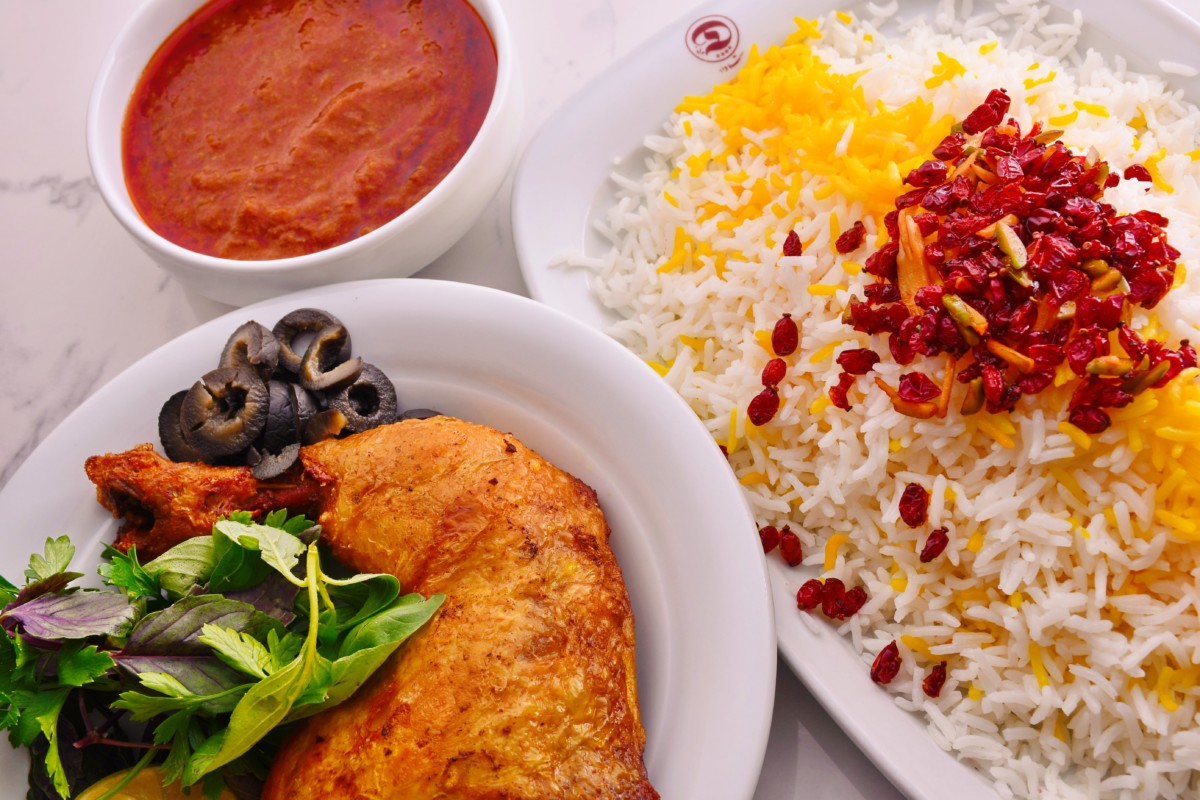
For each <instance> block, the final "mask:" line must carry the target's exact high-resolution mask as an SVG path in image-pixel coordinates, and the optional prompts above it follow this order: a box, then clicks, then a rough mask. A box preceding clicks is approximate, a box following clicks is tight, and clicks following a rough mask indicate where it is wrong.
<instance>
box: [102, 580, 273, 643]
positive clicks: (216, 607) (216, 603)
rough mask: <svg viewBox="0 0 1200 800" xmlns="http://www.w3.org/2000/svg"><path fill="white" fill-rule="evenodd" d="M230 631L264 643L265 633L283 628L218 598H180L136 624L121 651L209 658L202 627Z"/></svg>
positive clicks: (240, 604)
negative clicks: (217, 626) (214, 627)
mask: <svg viewBox="0 0 1200 800" xmlns="http://www.w3.org/2000/svg"><path fill="white" fill-rule="evenodd" d="M208 623H212V624H213V625H220V626H221V627H223V628H233V629H234V630H236V631H241V632H243V633H248V634H250V635H251V636H253V637H255V638H256V639H261V640H265V639H266V637H267V632H268V631H270V630H275V631H276V632H277V633H279V634H280V635H282V634H283V630H284V628H283V625H282V624H280V622H279V620H277V619H274V618H273V617H270V616H268V615H266V614H264V613H262V612H261V611H259V610H258V609H256V608H255V607H254V606H252V605H250V604H249V603H243V602H240V601H238V600H229V599H227V598H225V597H222V596H221V595H215V594H202V595H194V596H188V597H183V598H181V599H180V600H178V601H177V602H175V603H174V604H173V605H171V606H169V607H167V608H165V609H163V610H162V611H156V612H154V613H153V614H147V615H146V616H144V617H142V619H141V620H139V621H138V624H137V625H136V626H134V628H133V631H132V632H131V633H130V634H129V640H128V641H127V642H126V643H125V648H124V650H123V651H122V652H123V653H124V654H126V655H177V656H182V655H209V654H211V652H212V650H211V649H210V648H209V646H208V645H206V644H204V643H203V642H201V641H200V634H201V633H203V632H204V631H203V628H204V626H205V625H206V624H208Z"/></svg>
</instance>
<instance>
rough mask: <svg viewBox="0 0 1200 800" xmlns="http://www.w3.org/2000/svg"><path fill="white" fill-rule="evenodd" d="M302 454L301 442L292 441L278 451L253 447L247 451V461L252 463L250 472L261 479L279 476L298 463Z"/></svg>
mask: <svg viewBox="0 0 1200 800" xmlns="http://www.w3.org/2000/svg"><path fill="white" fill-rule="evenodd" d="M299 455H300V443H299V442H292V443H291V444H289V445H288V446H287V447H285V448H283V450H281V451H280V452H278V453H268V452H264V451H260V450H257V449H256V448H254V447H251V448H250V449H249V450H248V451H247V456H248V458H247V461H249V462H252V463H251V464H250V474H251V475H253V476H254V477H255V478H258V479H259V480H260V481H265V480H269V479H270V478H277V477H279V476H280V475H282V474H283V473H284V472H286V471H287V469H288V467H290V466H291V465H292V464H295V463H296V459H297V457H299Z"/></svg>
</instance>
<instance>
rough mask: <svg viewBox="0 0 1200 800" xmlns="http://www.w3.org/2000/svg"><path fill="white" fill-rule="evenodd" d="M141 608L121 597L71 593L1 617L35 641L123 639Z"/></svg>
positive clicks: (33, 602) (6, 624) (34, 601)
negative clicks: (92, 638) (109, 637)
mask: <svg viewBox="0 0 1200 800" xmlns="http://www.w3.org/2000/svg"><path fill="white" fill-rule="evenodd" d="M140 609H141V607H140V606H139V605H138V604H137V603H135V602H133V601H131V600H130V599H129V598H128V597H126V596H125V595H124V594H123V593H118V592H72V593H70V594H43V595H41V596H39V597H35V598H33V599H32V600H30V601H29V602H28V603H23V604H21V605H19V606H15V607H14V608H11V609H9V610H8V611H6V612H4V614H3V615H0V623H3V625H4V627H5V629H9V630H11V625H12V623H13V622H16V623H17V624H18V625H19V626H20V628H21V630H22V631H23V632H24V633H25V634H26V635H28V636H31V637H33V638H35V639H45V640H49V641H61V640H63V639H86V638H87V637H89V636H118V637H119V636H124V635H125V634H126V633H127V632H128V631H129V628H130V626H131V625H132V624H133V622H134V620H135V619H137V616H138V614H139V613H140Z"/></svg>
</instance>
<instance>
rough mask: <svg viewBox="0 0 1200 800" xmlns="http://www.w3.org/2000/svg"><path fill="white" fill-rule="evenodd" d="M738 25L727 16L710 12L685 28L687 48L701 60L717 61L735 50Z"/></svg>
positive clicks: (722, 59) (725, 57)
mask: <svg viewBox="0 0 1200 800" xmlns="http://www.w3.org/2000/svg"><path fill="white" fill-rule="evenodd" d="M737 46H738V27H737V25H736V24H734V21H733V20H731V19H730V18H729V17H723V16H721V15H719V14H710V15H709V16H707V17H701V18H700V19H698V20H696V21H695V22H693V23H692V25H691V27H690V28H688V29H687V48H688V50H689V51H690V52H691V54H692V55H694V56H695V57H696V58H698V59H700V60H701V61H711V62H712V63H714V64H715V63H717V62H719V61H724V60H725V59H727V58H729V57H730V56H732V55H733V54H734V53H736V52H737Z"/></svg>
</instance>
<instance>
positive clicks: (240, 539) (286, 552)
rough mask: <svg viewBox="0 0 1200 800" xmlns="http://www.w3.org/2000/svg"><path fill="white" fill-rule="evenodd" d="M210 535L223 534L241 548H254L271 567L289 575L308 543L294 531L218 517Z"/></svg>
mask: <svg viewBox="0 0 1200 800" xmlns="http://www.w3.org/2000/svg"><path fill="white" fill-rule="evenodd" d="M213 532H214V533H213V535H214V536H217V535H218V534H220V535H222V536H225V537H226V538H228V539H229V540H230V541H232V542H236V543H237V544H239V545H241V546H242V547H243V548H245V549H247V550H251V551H257V552H258V553H259V555H260V556H261V557H262V560H263V561H264V562H266V563H267V564H268V565H269V566H270V567H272V568H273V569H275V570H276V571H277V572H280V573H282V574H284V575H288V576H290V575H292V574H293V573H294V572H295V570H296V566H297V564H299V562H300V556H302V555H304V551H305V550H306V549H307V545H305V544H304V542H302V541H300V539H298V538H297V537H296V536H295V535H294V534H291V533H288V532H287V531H284V530H280V529H278V528H269V527H267V526H265V525H245V524H243V523H240V522H234V521H233V520H221V521H219V522H217V524H215V525H214V526H213Z"/></svg>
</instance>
